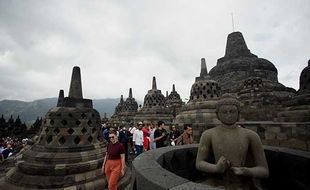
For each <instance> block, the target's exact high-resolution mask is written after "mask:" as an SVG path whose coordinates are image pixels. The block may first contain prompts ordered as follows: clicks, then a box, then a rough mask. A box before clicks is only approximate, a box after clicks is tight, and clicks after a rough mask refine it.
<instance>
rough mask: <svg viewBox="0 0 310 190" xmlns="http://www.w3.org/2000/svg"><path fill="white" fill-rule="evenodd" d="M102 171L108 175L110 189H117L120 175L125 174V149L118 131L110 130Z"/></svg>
mask: <svg viewBox="0 0 310 190" xmlns="http://www.w3.org/2000/svg"><path fill="white" fill-rule="evenodd" d="M102 173H103V174H105V175H106V177H107V181H108V189H109V190H117V182H118V179H119V178H120V176H123V175H124V174H125V149H124V146H123V145H122V143H120V142H118V139H117V136H116V131H110V132H109V144H108V146H107V152H106V155H105V158H104V161H103V164H102Z"/></svg>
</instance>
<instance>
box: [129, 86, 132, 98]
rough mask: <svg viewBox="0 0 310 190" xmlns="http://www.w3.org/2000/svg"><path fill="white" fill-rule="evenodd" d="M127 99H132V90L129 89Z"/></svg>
mask: <svg viewBox="0 0 310 190" xmlns="http://www.w3.org/2000/svg"><path fill="white" fill-rule="evenodd" d="M129 98H132V89H131V88H129Z"/></svg>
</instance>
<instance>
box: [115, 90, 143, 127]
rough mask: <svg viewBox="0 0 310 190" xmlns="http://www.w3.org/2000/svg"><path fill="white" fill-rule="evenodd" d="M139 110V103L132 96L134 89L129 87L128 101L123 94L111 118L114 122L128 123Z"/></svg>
mask: <svg viewBox="0 0 310 190" xmlns="http://www.w3.org/2000/svg"><path fill="white" fill-rule="evenodd" d="M137 110H138V103H137V101H136V100H135V98H133V96H132V89H131V88H129V95H128V98H127V99H126V101H124V100H123V96H121V100H120V103H119V104H118V105H117V106H116V108H115V113H114V115H113V117H112V119H111V123H112V124H122V125H124V124H125V125H126V124H129V123H131V122H132V121H133V120H134V116H135V115H136V113H137Z"/></svg>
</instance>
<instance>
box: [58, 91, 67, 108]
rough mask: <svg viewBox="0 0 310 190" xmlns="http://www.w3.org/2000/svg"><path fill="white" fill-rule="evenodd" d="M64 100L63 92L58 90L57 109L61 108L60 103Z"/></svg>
mask: <svg viewBox="0 0 310 190" xmlns="http://www.w3.org/2000/svg"><path fill="white" fill-rule="evenodd" d="M64 98H65V95H64V90H59V95H58V101H57V107H60V106H62V103H63V100H64Z"/></svg>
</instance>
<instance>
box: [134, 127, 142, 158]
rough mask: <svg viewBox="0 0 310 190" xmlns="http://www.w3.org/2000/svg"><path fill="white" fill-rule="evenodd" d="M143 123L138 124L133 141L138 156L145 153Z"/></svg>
mask: <svg viewBox="0 0 310 190" xmlns="http://www.w3.org/2000/svg"><path fill="white" fill-rule="evenodd" d="M142 127H143V123H142V122H141V121H140V122H139V123H138V129H137V130H135V132H134V133H133V137H132V141H133V143H134V145H135V148H136V156H138V155H139V154H141V153H142V152H143V142H144V138H143V132H142Z"/></svg>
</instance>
